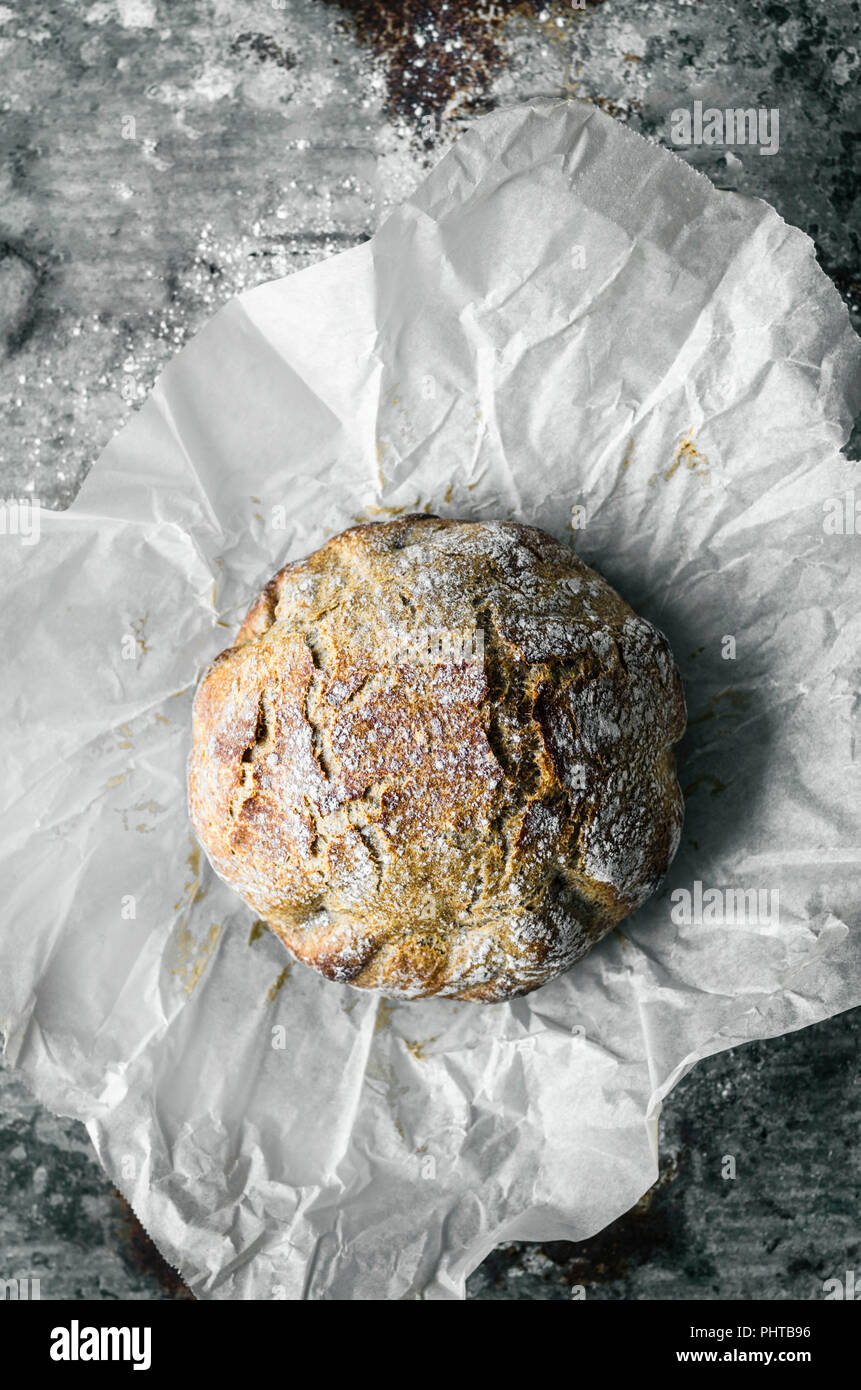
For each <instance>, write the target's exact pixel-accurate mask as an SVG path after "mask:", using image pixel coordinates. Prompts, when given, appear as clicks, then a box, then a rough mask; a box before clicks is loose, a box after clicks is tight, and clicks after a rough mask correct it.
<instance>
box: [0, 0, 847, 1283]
mask: <svg viewBox="0 0 861 1390" xmlns="http://www.w3.org/2000/svg"><path fill="white" fill-rule="evenodd" d="M859 29H861V25H859V5H858V3H857V0H831V3H829V4H827V5H825V4H821V3H815V0H805V2H804V3H802V0H794V2H793V3H787V4H778V3H765V0H747V2H746V3H741V2H739V3H736V4H724V3H719V2H718V0H696V2H695V0H605V3H603V4H600V5H599V4H589V5H588V6H587V7H586V9H585V10H581V9H580V8H578V7H577V6H576V5H572V4H570V3H561V0H552V3H547V4H543V5H542V4H539V3H534V2H533V0H529V2H528V3H527V2H524V3H516V4H515V3H505V0H496V3H490V0H488V2H487V3H482V4H477V5H460V4H456V3H454V0H448V3H446V2H445V0H429V3H426V4H423V3H419V0H387V2H386V3H372V2H371V0H356V3H346V0H345V3H344V4H343V5H340V6H339V5H336V4H334V3H329V0H256V2H255V3H250V0H209V2H208V3H205V2H204V0H171V2H170V3H169V4H168V3H167V0H94V3H90V4H87V3H84V4H81V5H72V4H67V3H62V4H61V3H54V4H47V5H46V4H42V3H39V4H36V3H35V0H19V3H15V4H13V3H12V0H9V3H6V4H4V3H0V72H2V84H0V412H2V421H3V428H2V432H0V495H2V496H4V497H7V498H8V497H13V496H18V497H20V496H27V495H30V496H37V497H39V498H40V499H41V501H42V502H43V504H44V505H46V506H53V507H64V506H66V505H68V503H69V502H70V501H71V500H72V498H73V497H74V495H75V493H76V491H77V489H78V487H79V486H80V483H81V481H82V479H83V477H84V475H85V473H86V471H87V469H88V467H89V466H90V464H91V463H92V461H93V460H94V459H95V457H96V456H97V455H98V453H99V451H100V449H101V448H102V447H103V445H104V444H105V443H106V442H107V440H108V439H109V438H110V437H111V435H112V434H113V433H114V432H115V431H116V430H117V429H118V428H120V427H121V425H122V424H123V422H124V420H126V419H127V418H128V416H129V414H130V412H131V411H132V410H133V409H134V408H135V404H136V403H137V402H140V401H141V400H143V399H144V397H145V395H146V393H147V391H148V389H149V388H150V386H151V385H152V382H153V380H154V379H155V377H156V375H157V374H158V372H159V371H160V370H161V368H162V367H163V366H164V365H165V363H166V362H167V361H168V360H169V359H170V357H171V356H172V355H173V354H174V353H175V352H176V351H177V349H178V348H179V347H180V346H181V345H182V344H183V343H184V342H186V341H187V339H188V338H189V337H190V336H191V334H193V333H194V332H195V330H196V329H197V328H199V327H200V325H201V324H202V323H203V322H204V321H205V320H206V319H207V318H208V317H209V316H210V314H211V313H212V312H213V311H214V310H215V309H216V308H217V307H218V306H219V305H220V304H222V303H224V301H225V300H226V299H228V298H229V297H230V296H231V295H232V294H234V293H236V292H237V291H238V290H240V289H242V288H245V287H248V286H251V285H253V284H256V283H259V282H260V281H263V280H266V279H270V278H272V277H274V276H277V275H282V274H287V273H288V272H290V271H292V270H294V269H299V268H301V267H302V266H305V265H308V264H309V263H311V262H312V261H315V260H317V259H319V258H320V257H323V256H326V255H331V254H333V253H334V252H336V251H339V250H341V249H343V248H344V247H347V246H352V245H355V244H357V243H358V242H359V241H362V240H364V239H365V238H367V237H368V236H369V235H371V234H372V232H373V231H374V229H375V227H376V226H377V225H378V222H379V220H380V218H381V216H382V215H383V214H384V213H385V212H386V211H387V210H388V209H389V208H390V207H392V206H393V205H394V204H395V203H396V202H397V201H398V199H399V198H400V197H402V196H403V194H404V193H405V192H407V191H408V190H409V189H411V188H412V187H413V186H414V184H415V183H416V182H417V181H418V179H419V178H420V177H421V176H422V173H423V172H424V170H425V169H426V168H427V167H428V165H429V164H430V163H431V162H432V161H433V160H434V159H435V158H436V157H437V156H438V154H439V153H440V152H441V151H442V149H443V148H444V147H445V145H446V144H447V143H448V142H449V141H450V140H451V139H453V138H454V137H455V136H456V135H457V134H458V133H459V132H460V131H461V130H462V129H463V128H464V127H465V126H466V125H467V124H468V123H469V122H470V121H471V120H473V119H475V117H476V115H478V114H481V113H483V112H485V111H487V110H489V109H492V108H493V107H494V106H496V105H508V104H511V103H513V102H517V101H522V100H527V99H529V98H531V97H542V98H546V97H554V96H563V95H569V96H578V97H584V98H586V99H587V100H590V101H594V102H597V103H599V104H600V105H601V106H602V107H603V108H604V109H606V110H608V111H609V112H611V114H613V115H614V116H616V118H617V119H619V120H624V121H627V122H628V123H629V124H630V125H631V126H632V127H634V128H635V129H638V130H640V131H642V132H643V133H645V134H647V135H650V136H652V137H653V138H656V139H660V140H662V141H664V142H665V143H668V142H669V116H670V112H671V111H672V109H673V108H674V107H676V106H679V105H688V104H689V103H690V102H691V101H692V100H693V99H694V98H696V97H701V98H702V99H703V100H705V101H706V102H707V103H712V104H714V105H717V106H721V107H723V106H747V105H754V106H764V107H778V109H779V111H780V141H781V148H780V152H779V153H778V154H777V155H776V156H773V157H763V156H761V155H760V154H759V152H758V150H757V149H755V148H753V149H752V148H749V147H746V148H737V149H734V150H724V149H721V148H719V147H718V148H716V147H708V146H700V147H698V148H693V149H691V150H690V151H687V152H685V157H686V158H689V159H690V160H691V161H692V162H694V163H696V164H697V165H698V167H700V168H702V169H703V170H704V172H706V173H707V174H708V175H709V177H711V178H712V179H713V180H714V182H715V183H716V184H718V185H719V186H720V187H727V188H737V189H739V190H741V191H744V192H748V193H752V194H756V195H759V196H762V197H765V198H767V199H768V200H769V201H771V202H772V203H774V205H775V206H776V207H777V208H778V210H779V211H780V212H781V213H782V214H783V215H784V217H786V218H787V219H788V220H789V221H791V222H793V223H795V224H796V225H798V226H801V227H803V228H804V229H805V230H806V231H808V232H809V233H810V234H811V235H812V236H813V237H814V239H815V241H816V244H817V249H818V253H819V256H820V259H821V262H822V264H823V266H824V267H825V269H826V270H827V271H828V273H829V274H831V275H832V277H833V278H834V280H835V282H836V283H837V285H838V287H839V288H840V290H841V292H842V293H843V294H844V296H845V298H846V300H847V303H848V304H849V306H850V309H851V310H852V312H853V314H855V315H856V316H857V315H858V313H859V281H858V222H857V206H858V187H857V181H856V179H855V176H854V168H853V161H854V162H855V163H857V140H858V108H857V97H856V95H855V90H856V86H857V78H858V75H859V72H861V60H859V49H861V43H859ZM858 1019H859V1012H858V1011H855V1012H854V1013H853V1014H850V1015H844V1016H843V1017H841V1018H837V1019H834V1020H832V1021H830V1022H829V1023H826V1024H824V1025H821V1026H819V1027H817V1028H814V1029H810V1030H806V1031H805V1032H802V1033H799V1034H796V1035H793V1036H791V1037H788V1038H783V1039H778V1040H776V1041H773V1042H769V1043H757V1044H752V1045H750V1046H748V1047H745V1048H742V1049H739V1050H737V1051H736V1052H733V1053H730V1054H724V1055H722V1056H720V1057H717V1058H713V1059H711V1060H710V1061H708V1062H706V1063H703V1064H701V1065H700V1066H699V1067H697V1068H696V1070H695V1071H694V1072H693V1073H692V1074H691V1075H690V1076H689V1077H687V1078H686V1079H685V1080H684V1081H683V1082H682V1083H681V1084H680V1085H679V1086H678V1087H677V1088H676V1090H675V1091H674V1092H673V1094H672V1096H671V1097H670V1100H669V1102H668V1105H667V1108H666V1113H665V1116H664V1120H663V1122H662V1153H663V1174H662V1178H661V1181H660V1183H659V1184H658V1186H657V1188H656V1189H655V1191H654V1192H653V1193H652V1194H650V1195H649V1197H647V1198H646V1199H645V1200H644V1201H643V1202H642V1203H641V1204H640V1206H639V1207H638V1208H637V1209H636V1210H635V1211H634V1212H633V1213H631V1214H629V1215H628V1216H627V1217H625V1218H623V1219H622V1220H620V1221H618V1222H616V1223H615V1224H614V1225H613V1226H612V1227H610V1228H609V1229H608V1230H607V1231H605V1232H603V1233H602V1234H601V1235H599V1236H597V1237H595V1239H594V1240H592V1241H589V1242H586V1243H585V1244H584V1245H582V1246H576V1247H575V1246H571V1245H567V1244H556V1245H548V1246H544V1247H535V1246H519V1247H512V1248H506V1249H504V1250H501V1251H498V1252H496V1253H495V1254H494V1255H493V1256H491V1258H490V1259H488V1260H487V1261H486V1262H485V1264H484V1265H483V1267H482V1268H481V1270H479V1271H477V1272H476V1274H475V1275H473V1277H472V1279H471V1280H470V1297H473V1298H540V1299H544V1298H569V1297H570V1296H571V1289H572V1286H576V1285H582V1286H584V1287H585V1289H586V1293H587V1297H589V1298H631V1297H633V1298H650V1297H654V1298H682V1297H697V1298H728V1297H734V1296H741V1297H746V1298H752V1299H757V1298H781V1297H788V1296H800V1297H805V1298H817V1297H820V1296H821V1292H822V1281H823V1280H824V1279H825V1278H829V1277H834V1276H837V1277H842V1275H843V1273H844V1272H845V1270H847V1269H853V1268H855V1269H856V1270H858V1271H859V1279H861V1248H859V1225H858V1219H857V1212H858V1204H859V1186H861V1154H859V1133H861V1123H859V1122H861V1090H859V1068H858V1059H859V1045H858ZM0 1086H2V1102H0V1157H2V1162H0V1199H2V1200H0V1275H3V1276H4V1277H12V1276H14V1275H16V1274H22V1275H24V1274H29V1275H30V1276H35V1277H41V1278H42V1291H43V1296H44V1297H53V1298H60V1297H65V1296H72V1297H90V1298H117V1297H119V1298H163V1297H172V1296H181V1289H180V1288H179V1286H178V1285H177V1283H176V1282H175V1281H172V1280H171V1276H170V1272H169V1271H166V1270H165V1269H163V1268H162V1267H160V1265H159V1262H158V1260H157V1257H156V1256H155V1255H154V1253H153V1252H152V1248H151V1247H150V1246H149V1244H148V1242H147V1241H146V1238H145V1237H144V1236H143V1235H142V1233H140V1232H139V1229H138V1230H137V1231H135V1228H134V1225H133V1224H130V1223H129V1220H128V1216H127V1213H125V1212H124V1209H123V1207H122V1205H121V1203H120V1202H119V1199H118V1198H117V1197H116V1195H115V1194H114V1193H113V1191H112V1189H111V1187H110V1184H109V1183H108V1182H107V1180H106V1179H105V1178H104V1177H103V1175H102V1174H101V1172H100V1170H99V1168H98V1165H97V1163H96V1161H95V1158H94V1157H93V1155H92V1153H91V1151H90V1148H89V1144H88V1141H87V1138H86V1134H85V1132H84V1131H83V1129H82V1128H81V1127H80V1126H78V1125H76V1124H73V1123H71V1122H66V1121H62V1120H58V1119H56V1118H55V1117H52V1116H50V1115H48V1114H47V1113H46V1112H45V1111H44V1110H42V1109H41V1108H40V1107H39V1106H37V1105H35V1104H34V1103H33V1101H32V1100H31V1099H30V1098H29V1097H28V1095H27V1093H26V1091H25V1088H24V1087H23V1085H22V1083H21V1082H20V1081H19V1080H18V1079H17V1078H16V1077H14V1076H10V1075H9V1074H8V1073H6V1072H2V1071H0ZM726 1154H732V1155H734V1156H735V1158H736V1162H737V1177H736V1178H735V1179H734V1180H724V1179H722V1178H721V1176H720V1173H721V1159H722V1156H723V1155H726Z"/></svg>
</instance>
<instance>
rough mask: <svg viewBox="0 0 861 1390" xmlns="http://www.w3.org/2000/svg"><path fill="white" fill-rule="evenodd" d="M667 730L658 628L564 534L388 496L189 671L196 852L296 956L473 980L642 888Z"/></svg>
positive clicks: (517, 962) (672, 732) (677, 729)
mask: <svg viewBox="0 0 861 1390" xmlns="http://www.w3.org/2000/svg"><path fill="white" fill-rule="evenodd" d="M426 633H427V634H431V636H430V637H429V638H428V641H427V642H426V643H425V642H424V634H426ZM434 634H448V636H447V637H443V638H442V639H439V638H438V639H437V640H436V643H435V645H434V636H433V635H434ZM451 634H455V636H452V635H451ZM457 634H466V637H465V639H464V643H463V646H462V647H461V648H459V647H458V637H457ZM469 634H473V639H472V641H470V638H469ZM478 634H480V635H478ZM476 637H477V640H476ZM482 643H483V652H481V651H480V647H481V645H482ZM477 649H478V655H476V650H477ZM684 727H685V705H684V697H683V694H682V687H681V681H680V679H679V674H678V671H677V670H676V667H675V665H674V663H673V659H672V655H671V653H670V650H669V647H668V645H667V642H666V639H665V638H664V637H663V636H662V634H661V633H659V632H658V631H657V630H656V629H655V628H654V627H652V626H651V625H650V624H649V623H647V622H646V621H645V620H644V619H642V618H638V617H636V615H635V614H634V613H633V611H632V610H631V609H630V608H629V607H628V605H627V604H626V603H624V602H623V601H622V599H621V598H620V597H619V596H618V594H616V593H615V591H614V590H613V589H611V588H610V586H609V585H608V584H607V583H605V581H604V580H603V579H601V578H600V576H598V575H597V574H595V573H594V571H592V570H590V569H589V568H588V567H587V566H586V565H584V564H583V563H582V562H581V561H579V560H578V559H577V558H576V556H575V555H574V554H573V553H572V552H571V551H570V550H569V549H567V548H566V547H565V546H563V545H561V544H560V543H559V542H557V541H555V540H554V539H553V538H552V537H550V536H548V535H546V534H545V533H544V532H543V531H539V530H536V529H535V528H533V527H528V526H521V525H518V524H515V523H509V522H489V523H483V522H468V521H448V520H441V519H440V518H438V517H435V516H427V515H425V514H420V515H413V516H405V517H401V518H399V519H398V520H396V521H390V522H385V523H375V524H369V525H363V526H355V527H353V528H351V529H350V530H348V531H344V532H342V533H341V534H340V535H337V536H334V537H333V538H332V539H331V540H329V541H328V542H327V543H326V544H325V545H324V546H322V547H321V548H320V549H319V550H317V551H315V553H314V554H313V555H310V556H308V558H307V559H304V560H298V561H294V562H292V563H290V564H288V565H286V566H285V567H284V568H283V569H282V570H281V571H280V572H279V573H278V574H277V575H276V576H275V577H274V579H272V581H271V582H270V583H269V584H268V585H267V586H266V588H265V589H264V591H263V593H262V594H261V595H260V597H259V598H258V599H257V601H256V602H255V603H254V605H253V606H252V608H251V610H250V611H249V613H248V616H247V617H246V619H245V621H244V623H243V624H242V627H241V629H240V631H239V634H238V636H237V639H236V644H235V645H234V646H233V647H231V648H230V649H229V650H227V651H225V652H222V653H221V655H220V656H219V657H217V658H216V660H215V661H214V662H213V663H212V665H211V666H210V668H209V670H208V671H207V672H206V674H205V675H204V678H203V680H202V682H201V684H200V687H199V690H198V692H197V697H196V700H195V705H194V743H193V749H192V752H191V756H190V758H189V769H188V782H189V807H190V812H191V818H192V822H193V824H194V828H195V831H196V833H197V835H198V838H199V839H200V841H201V843H202V845H203V847H204V849H205V850H206V853H207V854H208V856H209V859H210V861H211V863H212V865H213V867H214V868H215V870H216V872H217V873H218V874H220V875H221V877H222V878H223V879H224V880H225V881H226V882H227V883H229V884H230V885H231V886H232V887H233V888H235V889H236V891H237V892H238V893H240V894H241V896H242V897H243V898H244V899H245V901H246V902H247V903H249V904H250V905H251V907H253V908H254V910H255V911H256V912H257V913H259V915H260V916H261V917H263V918H265V920H266V921H268V922H269V923H270V925H271V927H272V928H273V930H274V931H275V932H277V934H278V935H279V936H280V937H281V939H282V940H283V941H284V943H285V944H286V945H287V946H288V947H289V949H290V950H291V951H292V952H293V953H294V955H295V956H297V957H298V958H299V959H300V960H302V961H304V962H305V963H306V964H307V965H310V966H313V967H314V968H315V969H316V970H319V971H321V972H322V973H323V974H324V975H326V976H328V978H329V979H332V980H339V981H344V982H347V983H349V984H352V985H356V986H360V987H363V988H371V989H377V990H380V991H381V992H382V993H383V994H386V995H389V996H392V997H396V998H402V999H417V998H422V997H424V996H427V995H443V996H446V997H449V998H454V999H470V1000H480V1001H484V1002H493V1001H497V1000H503V999H509V998H512V997H513V996H515V995H518V994H525V993H527V992H528V991H529V990H532V989H536V988H537V987H538V986H539V985H541V984H544V983H545V981H547V980H550V979H552V978H553V976H555V975H558V974H559V973H560V972H561V971H563V970H565V969H567V968H568V966H570V965H571V964H572V963H573V962H574V961H576V960H577V959H578V957H580V956H582V955H583V954H584V952H586V951H587V950H588V949H589V948H590V947H591V946H592V945H594V944H595V942H596V941H598V940H600V938H601V937H602V936H604V935H605V933H606V932H608V931H609V930H610V929H611V928H612V927H613V926H615V924H616V923H617V922H619V921H620V920H621V918H623V917H625V916H626V915H627V914H629V913H631V912H633V911H634V910H635V908H637V907H638V906H639V905H640V904H641V903H642V902H643V901H644V900H645V899H646V898H647V897H648V896H649V894H650V893H652V892H653V891H654V889H655V887H656V886H657V884H658V882H659V881H660V879H661V878H662V876H663V874H664V873H665V871H666V869H667V866H668V865H669V863H670V860H671V859H672V857H673V855H674V853H675V851H676V848H677V846H678V842H679V835H680V831H681V823H682V797H681V792H680V790H679V786H678V782H677V780H676V773H675V761H674V758H673V752H672V744H673V743H674V742H675V741H676V740H678V739H679V738H680V737H681V735H682V733H683V731H684Z"/></svg>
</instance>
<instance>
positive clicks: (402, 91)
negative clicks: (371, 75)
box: [327, 0, 603, 146]
mask: <svg viewBox="0 0 861 1390" xmlns="http://www.w3.org/2000/svg"><path fill="white" fill-rule="evenodd" d="M327 3H333V0H327ZM601 3H603V0H588V5H589V6H593V5H597V4H601ZM338 8H339V9H342V10H345V11H347V12H348V13H349V15H350V16H351V18H352V21H353V25H354V27H355V30H356V34H357V36H358V38H359V39H360V41H361V42H363V43H367V44H368V45H369V46H370V47H371V48H372V49H373V51H374V53H375V54H376V55H377V57H379V58H380V59H381V60H382V62H383V64H384V67H385V73H386V86H387V96H386V110H387V113H388V115H389V116H391V117H393V118H394V117H400V118H401V119H403V120H406V121H407V122H408V123H409V124H410V125H411V126H413V128H414V129H415V131H416V133H417V135H418V136H419V138H420V139H421V141H422V143H423V144H424V145H425V146H430V145H432V144H433V142H434V139H435V137H436V135H437V134H438V133H439V129H440V124H441V122H442V119H443V117H444V116H448V115H451V114H452V112H453V111H454V110H455V108H457V110H458V112H459V113H475V112H476V111H478V110H481V109H482V108H483V106H484V97H485V94H486V93H487V91H488V89H489V87H490V84H491V81H492V79H493V78H494V76H495V75H496V74H497V73H498V72H499V71H500V69H501V68H502V67H504V64H505V50H504V46H503V43H504V32H505V28H506V25H508V24H509V23H510V22H511V21H512V20H517V19H520V20H526V21H532V22H533V23H534V24H536V26H540V27H541V28H542V29H545V30H546V29H547V27H548V26H550V31H551V32H552V36H553V37H554V38H562V37H563V36H564V33H565V31H567V30H568V26H569V24H573V23H575V22H577V21H578V20H580V19H582V16H583V13H584V11H583V10H581V9H580V8H579V7H574V6H572V5H571V3H570V0H568V3H564V0H543V3H542V0H494V2H493V3H492V2H491V0H484V3H481V4H478V5H475V4H472V3H463V0H338ZM569 32H570V31H569Z"/></svg>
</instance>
